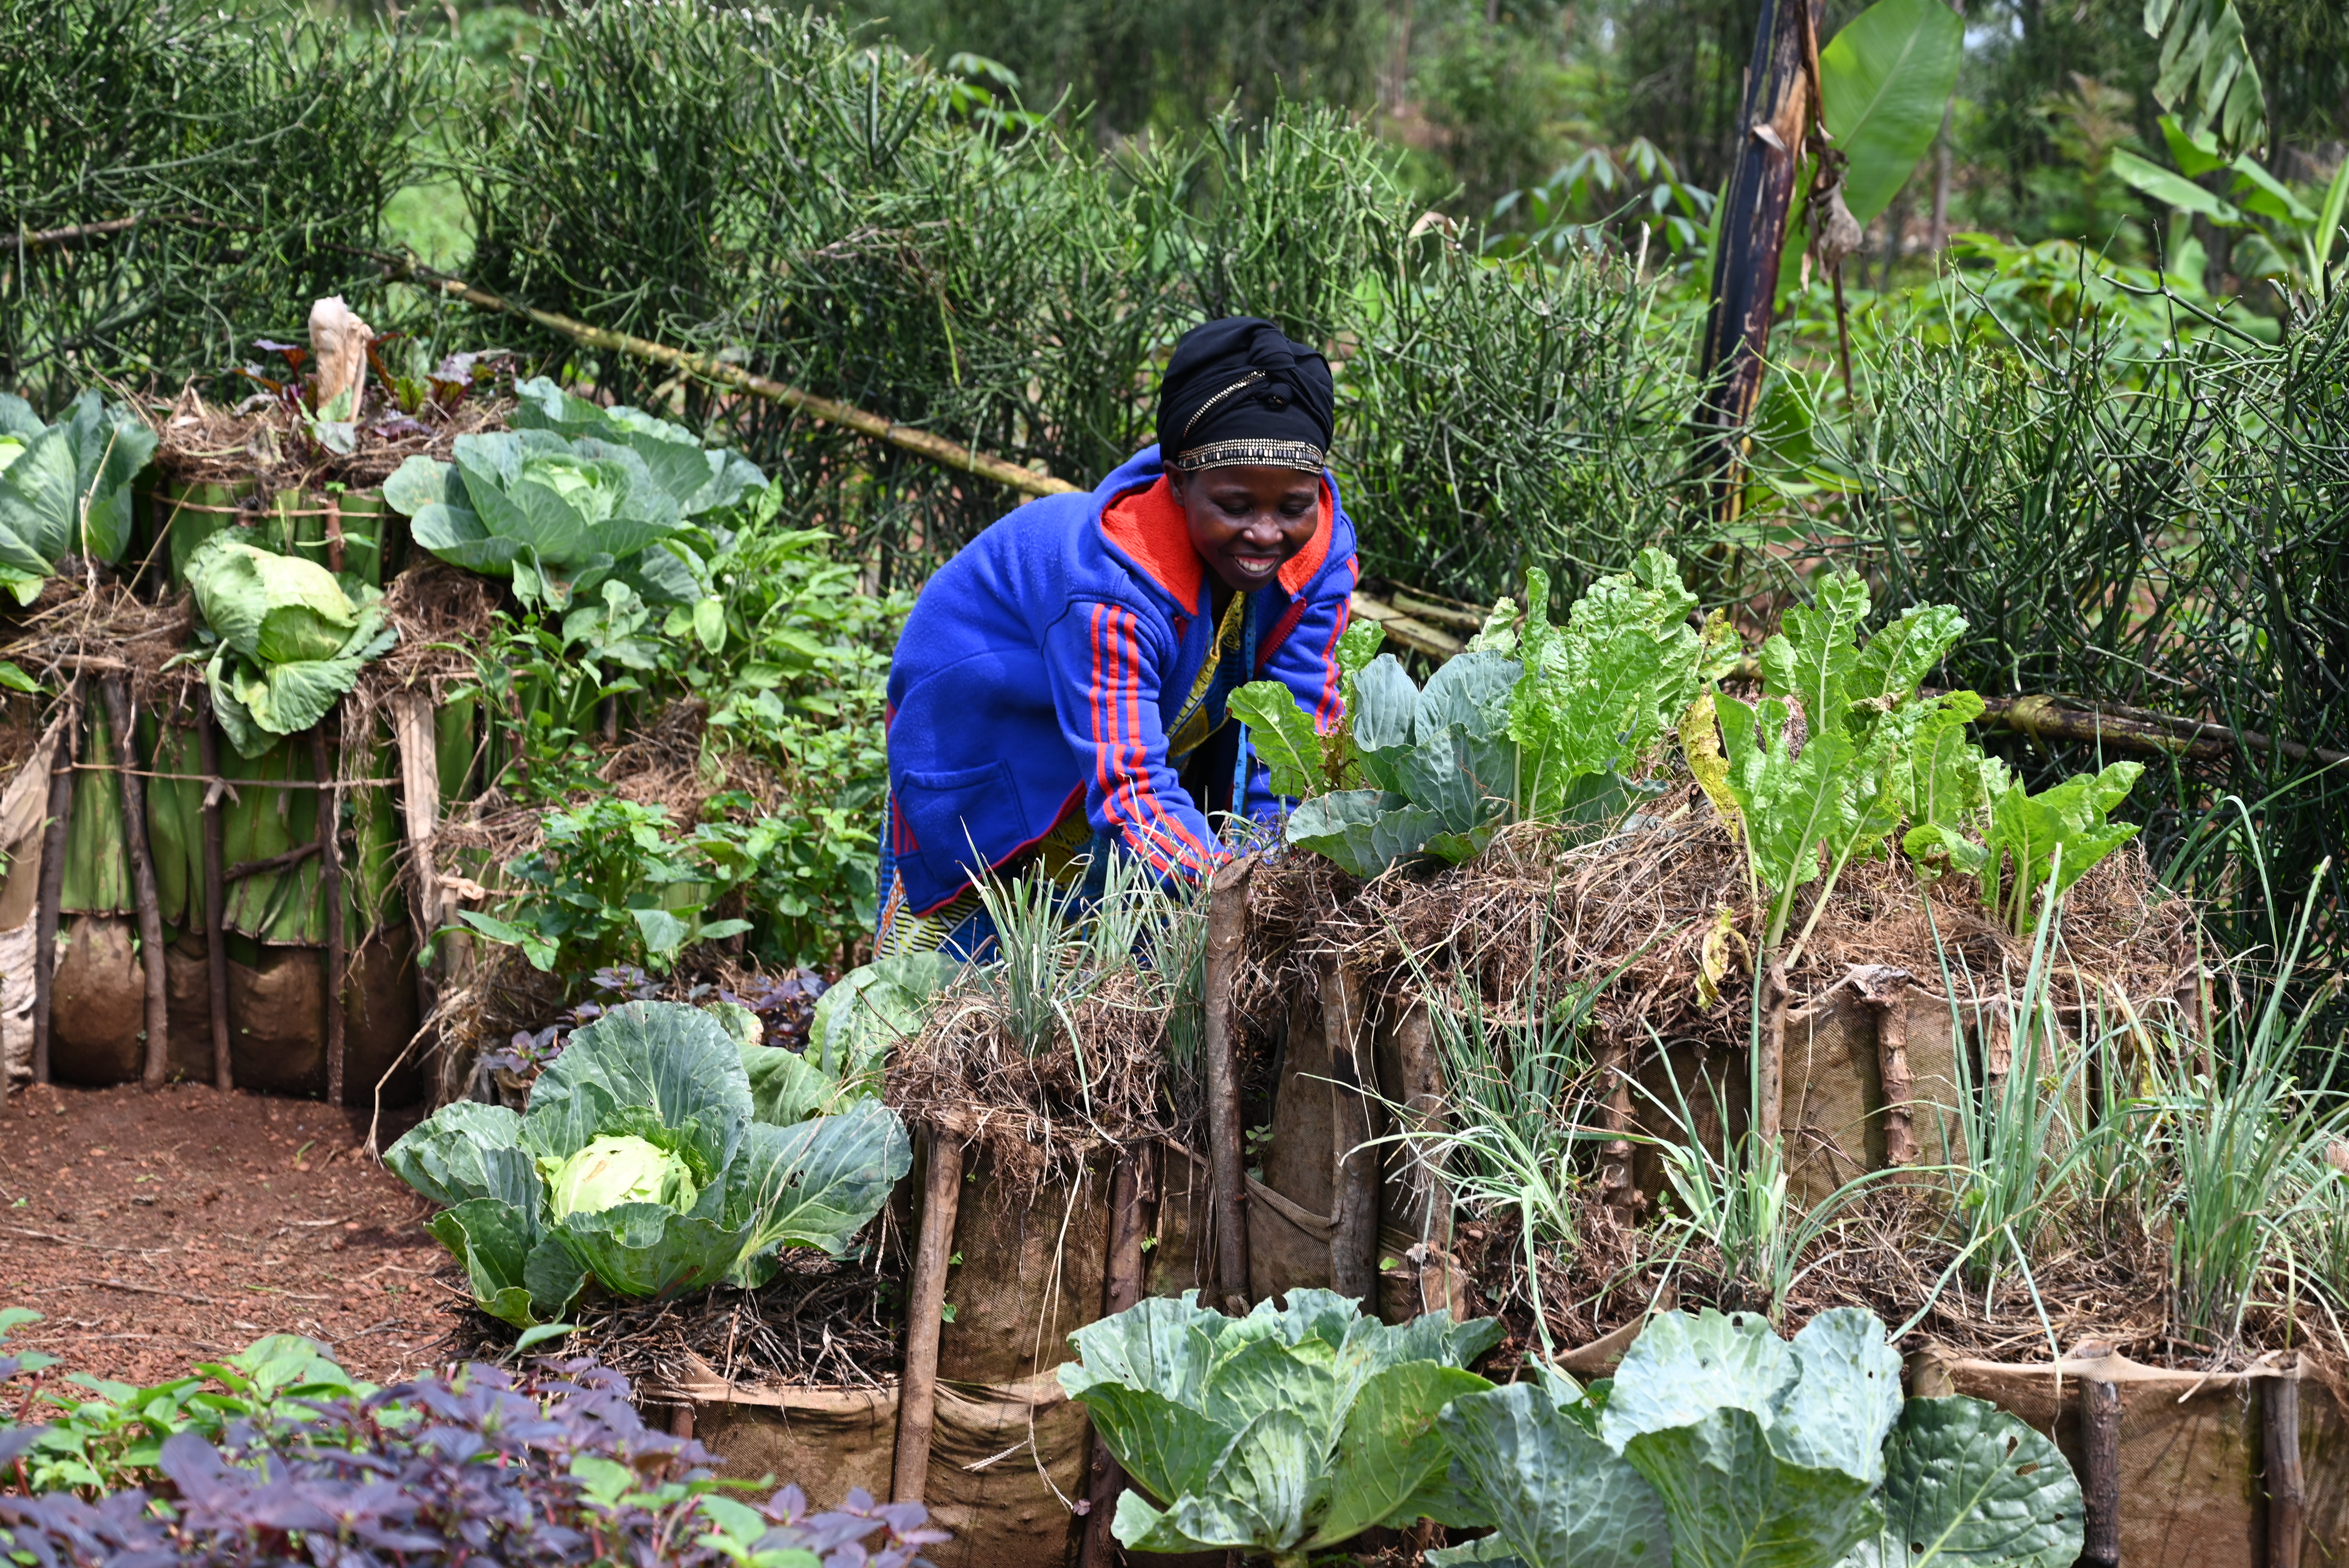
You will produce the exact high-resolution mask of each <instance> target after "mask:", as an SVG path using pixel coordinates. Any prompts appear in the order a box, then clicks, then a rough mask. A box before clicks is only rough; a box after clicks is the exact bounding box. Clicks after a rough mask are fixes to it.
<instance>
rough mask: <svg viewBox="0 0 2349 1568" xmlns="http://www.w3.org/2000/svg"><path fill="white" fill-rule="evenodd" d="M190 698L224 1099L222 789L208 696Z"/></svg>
mask: <svg viewBox="0 0 2349 1568" xmlns="http://www.w3.org/2000/svg"><path fill="white" fill-rule="evenodd" d="M196 693H197V695H196V756H197V758H198V759H199V760H198V763H197V765H198V766H199V767H201V768H202V769H203V770H204V771H205V772H206V773H207V774H209V775H211V778H212V781H211V782H210V783H208V784H206V785H205V786H204V970H205V973H206V975H208V977H209V979H210V981H211V990H212V1087H213V1088H216V1089H219V1090H221V1091H222V1093H226V1092H227V1091H228V1090H230V1089H233V1088H235V1087H236V1068H235V1065H234V1062H233V1057H232V1056H231V1053H230V1051H229V1042H228V880H227V878H226V876H225V875H223V874H222V866H221V861H222V853H221V797H222V795H224V794H226V793H227V790H228V787H227V785H226V784H224V783H223V782H222V779H221V770H220V727H219V725H218V724H217V723H216V722H215V721H214V720H213V718H212V694H211V692H210V691H209V690H207V689H206V688H204V687H202V686H199V687H197V688H196Z"/></svg>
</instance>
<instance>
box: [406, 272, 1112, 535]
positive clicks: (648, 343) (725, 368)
mask: <svg viewBox="0 0 2349 1568" xmlns="http://www.w3.org/2000/svg"><path fill="white" fill-rule="evenodd" d="M384 276H385V278H386V279H387V281H390V282H400V283H412V284H416V285H417V286H418V287H419V288H423V289H426V290H429V292H431V293H434V294H441V295H443V296H445V297H447V298H450V299H460V300H463V301H464V302H465V303H466V304H470V305H475V306H478V307H479V308H481V309H482V310H494V311H502V312H504V313H506V314H507V315H518V316H521V317H522V318H523V320H525V321H528V322H531V323H533V325H538V326H542V327H544V328H545V329H546V330H547V331H549V332H553V333H558V334H560V335H563V336H564V337H567V338H570V339H571V340H572V341H573V342H574V343H584V344H585V345H586V346H588V347H590V348H600V349H604V350H605V351H606V352H608V353H614V354H626V355H628V356H631V357H633V358H636V359H648V360H651V361H652V362H653V363H654V364H656V365H666V366H669V367H670V368H671V369H674V370H681V371H684V372H685V373H686V374H688V375H689V376H698V377H701V378H702V379H703V380H705V381H714V382H716V383H717V384H718V385H719V386H721V387H733V388H734V389H735V390H737V391H739V392H748V393H750V395H751V396H752V397H763V398H766V399H767V400H768V401H769V402H772V403H781V404H782V405H784V406H785V407H792V408H797V409H798V410H800V411H801V412H802V413H803V414H807V415H809V416H811V417H812V418H818V419H822V420H823V421H824V423H826V424H828V425H838V426H841V427H843V428H845V429H851V430H854V431H856V432H857V433H858V434H859V435H864V436H870V437H872V438H874V440H877V441H886V442H887V443H888V444H889V445H891V446H893V447H895V448H898V449H901V450H903V451H908V452H911V453H913V454H914V455H915V456H916V457H918V458H925V459H928V460H929V461H931V462H934V463H936V464H938V465H940V466H941V467H943V468H949V469H956V470H957V471H958V472H961V473H966V474H972V475H976V476H977V477H978V478H979V479H983V480H994V481H995V482H996V483H997V484H999V485H1005V486H1008V487H1009V488H1010V489H1012V490H1018V491H1019V493H1020V494H1022V495H1029V496H1047V495H1062V494H1066V493H1069V492H1071V491H1073V490H1076V488H1077V487H1076V486H1075V485H1072V484H1071V483H1069V481H1068V480H1061V479H1055V478H1053V477H1052V476H1051V475H1050V474H1044V473H1038V472H1037V471H1036V470H1035V469H1024V468H1021V467H1020V466H1019V464H1017V463H1013V462H1007V461H1005V460H1004V459H1001V458H998V457H991V456H989V455H988V454H987V453H985V452H975V451H973V450H971V449H969V448H968V447H966V446H964V445H962V444H961V443H960V442H958V441H949V440H947V438H945V437H944V436H937V435H933V434H931V433H930V432H929V431H927V430H917V429H916V428H913V427H912V426H910V425H900V424H898V423H896V422H895V420H892V419H885V418H882V417H881V416H880V415H878V414H873V413H868V412H866V411H865V410H864V409H863V408H859V407H855V406H854V405H853V404H848V403H843V402H840V401H838V400H836V399H834V398H831V397H818V396H817V395H816V394H814V393H812V392H806V391H802V390H801V389H800V388H799V387H787V386H785V385H784V384H783V383H782V382H781V381H772V380H770V379H768V378H767V377H764V376H753V375H752V374H750V372H749V371H747V370H744V369H743V368H741V367H740V366H735V365H729V364H727V363H726V362H725V361H724V360H722V359H713V358H711V357H709V356H708V355H704V354H694V353H691V352H689V351H688V350H686V349H682V348H671V347H670V346H668V345H667V344H665V343H655V342H654V341H653V340H652V339H650V338H648V337H636V336H633V335H630V334H627V333H625V332H612V331H608V330H606V329H605V328H604V327H600V326H590V325H587V324H586V323H585V322H584V321H579V320H576V319H574V317H571V316H567V315H556V314H555V313H554V312H553V311H550V310H536V309H533V308H532V307H531V306H529V305H525V304H515V303H514V302H513V301H512V300H507V299H501V298H500V297H499V296H498V295H496V294H491V293H489V292H487V291H486V290H482V289H477V288H475V287H473V286H472V285H471V284H468V283H465V282H463V281H462V280H460V279H458V278H452V277H446V276H443V275H441V274H440V273H433V272H429V271H428V270H427V269H425V268H422V267H419V266H415V265H413V264H412V263H398V264H395V265H392V266H388V267H386V268H385V269H384Z"/></svg>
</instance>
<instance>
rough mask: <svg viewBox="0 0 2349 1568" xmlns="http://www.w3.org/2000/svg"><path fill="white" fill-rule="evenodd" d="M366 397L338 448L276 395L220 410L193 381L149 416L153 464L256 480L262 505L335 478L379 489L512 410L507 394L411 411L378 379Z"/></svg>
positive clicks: (232, 480)
mask: <svg viewBox="0 0 2349 1568" xmlns="http://www.w3.org/2000/svg"><path fill="white" fill-rule="evenodd" d="M361 396H362V397H363V398H364V399H365V405H364V407H362V409H361V411H360V415H359V418H358V419H357V441H356V443H355V447H354V449H353V450H352V451H350V452H347V453H342V452H333V451H329V450H327V449H326V448H324V447H322V446H320V445H319V444H318V443H317V442H316V441H315V440H313V439H312V438H310V435H309V433H308V431H306V430H305V429H304V428H303V426H302V422H301V420H300V419H299V418H296V417H295V414H294V412H293V411H292V410H291V409H289V408H288V407H285V404H284V403H283V402H282V401H280V400H279V399H278V398H277V397H275V396H274V395H273V394H270V393H267V392H262V393H257V394H255V395H254V396H253V397H247V398H245V399H244V400H243V402H241V403H237V404H235V405H233V406H223V405H221V404H215V403H208V402H206V401H205V400H204V398H203V396H202V394H201V393H199V392H198V391H197V390H196V389H195V388H194V387H192V386H191V387H186V388H184V389H182V390H181V393H180V395H179V396H178V397H175V398H173V399H172V400H171V403H170V404H169V405H168V406H166V407H164V408H162V409H161V410H160V411H158V412H155V413H151V414H150V415H149V417H148V422H149V423H150V425H151V426H152V427H153V428H154V431H155V435H156V438H157V446H156V449H155V463H156V466H157V467H158V468H159V469H161V470H162V473H163V475H164V477H165V478H166V479H167V480H172V481H176V482H178V483H181V484H215V485H221V486H223V487H228V488H234V487H238V486H242V485H247V484H250V485H251V486H253V488H254V504H255V505H256V506H257V505H260V504H263V503H264V502H265V500H266V498H267V497H268V496H269V495H270V493H271V492H273V491H275V490H315V489H316V488H317V487H319V486H321V485H325V484H327V483H330V482H332V483H340V484H344V485H347V486H349V487H350V488H351V489H353V490H373V489H375V488H376V487H377V486H378V485H380V484H382V483H383V481H384V480H388V479H389V478H390V477H391V475H392V471H393V470H394V469H398V467H399V465H400V464H402V463H404V462H406V461H407V460H408V459H409V458H412V457H419V456H420V457H429V458H438V459H442V460H444V461H445V460H446V459H448V458H449V456H450V453H451V452H452V451H453V450H454V449H455V448H456V444H457V438H458V437H460V436H465V435H472V434H476V433H479V432H482V431H488V430H502V429H503V428H505V423H506V416H507V415H508V414H510V413H511V412H512V409H513V404H512V401H511V400H510V399H506V398H501V397H468V398H466V399H465V400H463V401H462V402H460V403H459V404H458V405H457V406H456V407H453V408H443V407H440V405H438V404H435V403H427V404H425V405H424V407H420V408H419V409H418V410H417V411H416V412H415V413H414V414H413V415H409V414H405V413H402V412H401V411H400V410H399V409H398V407H396V406H394V405H392V404H391V403H390V402H389V401H388V398H387V397H386V396H385V394H384V391H383V388H382V387H381V385H380V384H379V383H378V381H377V380H376V379H375V378H374V377H368V378H367V382H366V384H365V387H364V389H363V391H362V394H361ZM134 406H135V405H134Z"/></svg>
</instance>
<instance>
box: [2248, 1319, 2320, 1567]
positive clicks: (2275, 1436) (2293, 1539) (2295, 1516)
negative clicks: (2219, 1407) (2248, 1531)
mask: <svg viewBox="0 0 2349 1568" xmlns="http://www.w3.org/2000/svg"><path fill="white" fill-rule="evenodd" d="M2260 1388H2261V1394H2262V1398H2261V1400H2260V1405H2261V1428H2262V1436H2263V1437H2264V1439H2265V1449H2264V1452H2263V1455H2262V1458H2261V1465H2260V1468H2261V1470H2263V1471H2265V1472H2266V1475H2267V1483H2268V1562H2267V1568H2300V1562H2301V1547H2302V1543H2303V1541H2304V1538H2305V1537H2306V1535H2307V1510H2308V1480H2307V1476H2306V1472H2305V1471H2303V1470H2302V1468H2301V1462H2300V1357H2299V1356H2298V1355H2297V1354H2291V1353H2288V1354H2286V1355H2285V1357H2283V1360H2282V1365H2281V1366H2280V1367H2279V1368H2278V1372H2277V1376H2275V1377H2267V1378H2262V1379H2261V1383H2260Z"/></svg>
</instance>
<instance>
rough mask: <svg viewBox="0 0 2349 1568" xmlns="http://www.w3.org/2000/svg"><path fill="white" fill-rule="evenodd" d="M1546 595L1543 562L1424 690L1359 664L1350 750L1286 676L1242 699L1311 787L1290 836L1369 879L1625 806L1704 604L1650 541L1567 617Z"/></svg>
mask: <svg viewBox="0 0 2349 1568" xmlns="http://www.w3.org/2000/svg"><path fill="white" fill-rule="evenodd" d="M1548 596H1549V581H1548V577H1547V573H1542V572H1539V571H1536V572H1533V573H1528V574H1527V602H1528V607H1527V609H1526V613H1525V617H1524V624H1523V625H1522V626H1521V627H1520V626H1517V625H1516V624H1514V623H1515V622H1516V619H1517V611H1516V606H1515V605H1513V604H1510V603H1506V601H1505V602H1504V603H1501V604H1500V605H1497V606H1495V611H1494V614H1493V617H1492V619H1491V621H1490V622H1489V623H1488V624H1487V627H1486V630H1485V632H1484V633H1483V634H1480V635H1479V636H1478V637H1477V639H1476V640H1475V643H1473V644H1472V645H1470V647H1469V649H1468V651H1466V652H1465V653H1463V654H1461V655H1458V656H1456V657H1454V658H1453V659H1452V660H1451V661H1449V662H1448V663H1446V664H1445V665H1443V667H1442V668H1440V669H1438V670H1437V671H1436V673H1435V674H1434V675H1433V676H1431V677H1430V678H1429V680H1428V683H1427V686H1426V689H1424V690H1421V689H1419V688H1418V687H1416V686H1413V683H1412V680H1411V677H1410V676H1408V675H1407V674H1405V673H1404V671H1403V668H1402V665H1400V664H1398V663H1397V662H1396V661H1395V660H1394V659H1393V658H1392V657H1391V656H1381V657H1379V658H1377V659H1375V660H1373V661H1371V663H1370V664H1368V665H1366V666H1364V667H1362V668H1361V670H1360V671H1359V673H1352V674H1351V676H1350V682H1349V686H1348V690H1347V693H1346V699H1347V700H1346V727H1345V738H1344V741H1343V743H1342V744H1341V745H1339V744H1333V743H1332V741H1331V740H1330V738H1329V737H1324V736H1320V735H1318V734H1316V733H1314V731H1313V729H1312V725H1311V722H1310V721H1309V719H1307V718H1306V717H1304V716H1303V715H1302V714H1301V713H1299V711H1298V710H1297V707H1296V704H1295V702H1294V701H1293V700H1292V699H1290V698H1289V697H1288V694H1287V693H1286V691H1285V690H1284V689H1283V688H1282V687H1280V686H1278V684H1277V683H1271V682H1258V683H1256V684H1255V685H1252V686H1244V687H1242V688H1241V689H1240V690H1239V691H1238V692H1237V693H1235V694H1234V696H1233V698H1232V704H1233V711H1234V712H1236V713H1238V714H1240V715H1241V716H1242V717H1244V718H1246V719H1247V721H1248V722H1249V723H1250V724H1251V725H1252V726H1253V727H1254V735H1255V745H1256V747H1257V750H1258V752H1259V753H1260V754H1262V755H1264V756H1266V757H1267V758H1269V759H1271V761H1272V765H1273V775H1274V777H1273V788H1274V789H1275V790H1276V791H1278V792H1279V793H1282V794H1295V795H1299V796H1302V797H1309V798H1307V799H1303V802H1302V803H1301V804H1300V805H1299V807H1298V808H1297V810H1295V811H1294V812H1292V813H1291V814H1290V817H1289V820H1288V841H1289V842H1290V843H1292V844H1296V845H1298V846H1299V847H1301V848H1304V849H1309V850H1313V851H1317V852H1319V853H1320V854H1323V855H1326V856H1328V857H1329V858H1330V859H1331V860H1333V861H1336V862H1337V863H1338V864H1339V865H1340V866H1342V867H1343V868H1345V869H1346V870H1347V871H1349V872H1352V873H1353V874H1354V875H1356V876H1374V875H1376V874H1378V873H1379V872H1382V871H1384V870H1386V869H1387V868H1388V867H1389V866H1391V865H1393V864H1394V863H1396V862H1397V861H1401V860H1404V859H1406V858H1409V857H1411V856H1413V855H1418V854H1423V853H1425V854H1433V855H1436V856H1439V857H1441V858H1442V859H1444V860H1447V861H1453V862H1454V863H1457V862H1459V861H1466V860H1469V859H1471V858H1473V857H1474V856H1475V855H1476V854H1478V853H1480V852H1482V851H1483V850H1484V848H1485V845H1486V844H1487V843H1489V842H1490V841H1491V840H1492V836H1493V833H1494V832H1495V830H1497V829H1498V828H1500V827H1501V826H1503V825H1505V824H1506V823H1509V822H1513V821H1525V820H1560V819H1568V818H1582V819H1588V820H1607V819H1609V818H1612V817H1616V816H1619V815H1621V813H1622V812H1623V811H1624V810H1626V809H1627V808H1628V806H1629V804H1630V800H1631V799H1632V786H1631V785H1630V781H1629V780H1630V771H1631V765H1632V764H1633V763H1634V762H1636V761H1637V760H1638V759H1639V758H1640V755H1641V754H1642V753H1643V752H1645V751H1646V750H1648V749H1649V748H1651V746H1653V745H1654V743H1655V742H1656V740H1657V738H1659V737H1660V736H1661V734H1662V733H1663V732H1664V731H1665V730H1666V729H1667V728H1668V727H1670V725H1671V718H1672V716H1674V715H1675V714H1677V713H1679V712H1680V710H1681V709H1682V707H1685V706H1686V705H1687V703H1688V701H1689V699H1690V698H1691V697H1692V696H1694V694H1695V691H1696V687H1697V684H1698V681H1699V679H1700V676H1701V673H1702V669H1703V667H1704V665H1705V662H1706V659H1705V655H1706V648H1707V645H1706V643H1705V641H1704V639H1702V638H1701V637H1700V635H1699V634H1698V633H1697V631H1696V630H1695V629H1694V628H1693V627H1692V626H1690V625H1689V624H1688V616H1689V613H1690V612H1691V611H1692V609H1694V608H1695V605H1696V598H1695V595H1693V594H1692V593H1689V592H1688V591H1687V590H1686V589H1684V588H1683V587H1682V585H1681V581H1680V573H1679V570H1678V568H1677V567H1675V566H1674V565H1673V563H1672V561H1671V557H1670V556H1668V555H1666V554H1664V553H1663V552H1661V551H1656V550H1650V551H1646V552H1642V553H1641V554H1640V558H1639V560H1638V561H1637V562H1635V563H1634V565H1633V567H1632V569H1631V570H1630V572H1628V573H1622V574H1621V575H1619V576H1614V577H1609V578H1604V579H1602V580H1600V581H1599V583H1595V584H1594V585H1593V586H1592V587H1591V590H1590V592H1589V593H1587V594H1585V595H1584V596H1583V597H1582V599H1580V600H1579V601H1578V602H1577V603H1575V605H1574V606H1573V607H1572V608H1571V609H1570V610H1569V611H1568V613H1567V620H1566V624H1564V625H1557V626H1554V625H1552V624H1550V623H1549V620H1548V617H1547V611H1546V609H1545V606H1546V605H1547V602H1548ZM1317 761H1318V762H1319V764H1320V767H1319V779H1317V778H1316V776H1315V772H1316V770H1315V768H1314V766H1313V765H1314V763H1315V762H1317ZM1333 764H1334V766H1333ZM1337 781H1343V782H1347V783H1355V784H1357V785H1358V786H1359V787H1356V788H1336V789H1331V788H1330V787H1329V786H1330V783H1332V782H1337ZM1324 790H1327V792H1326V793H1325V792H1323V791H1324Z"/></svg>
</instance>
